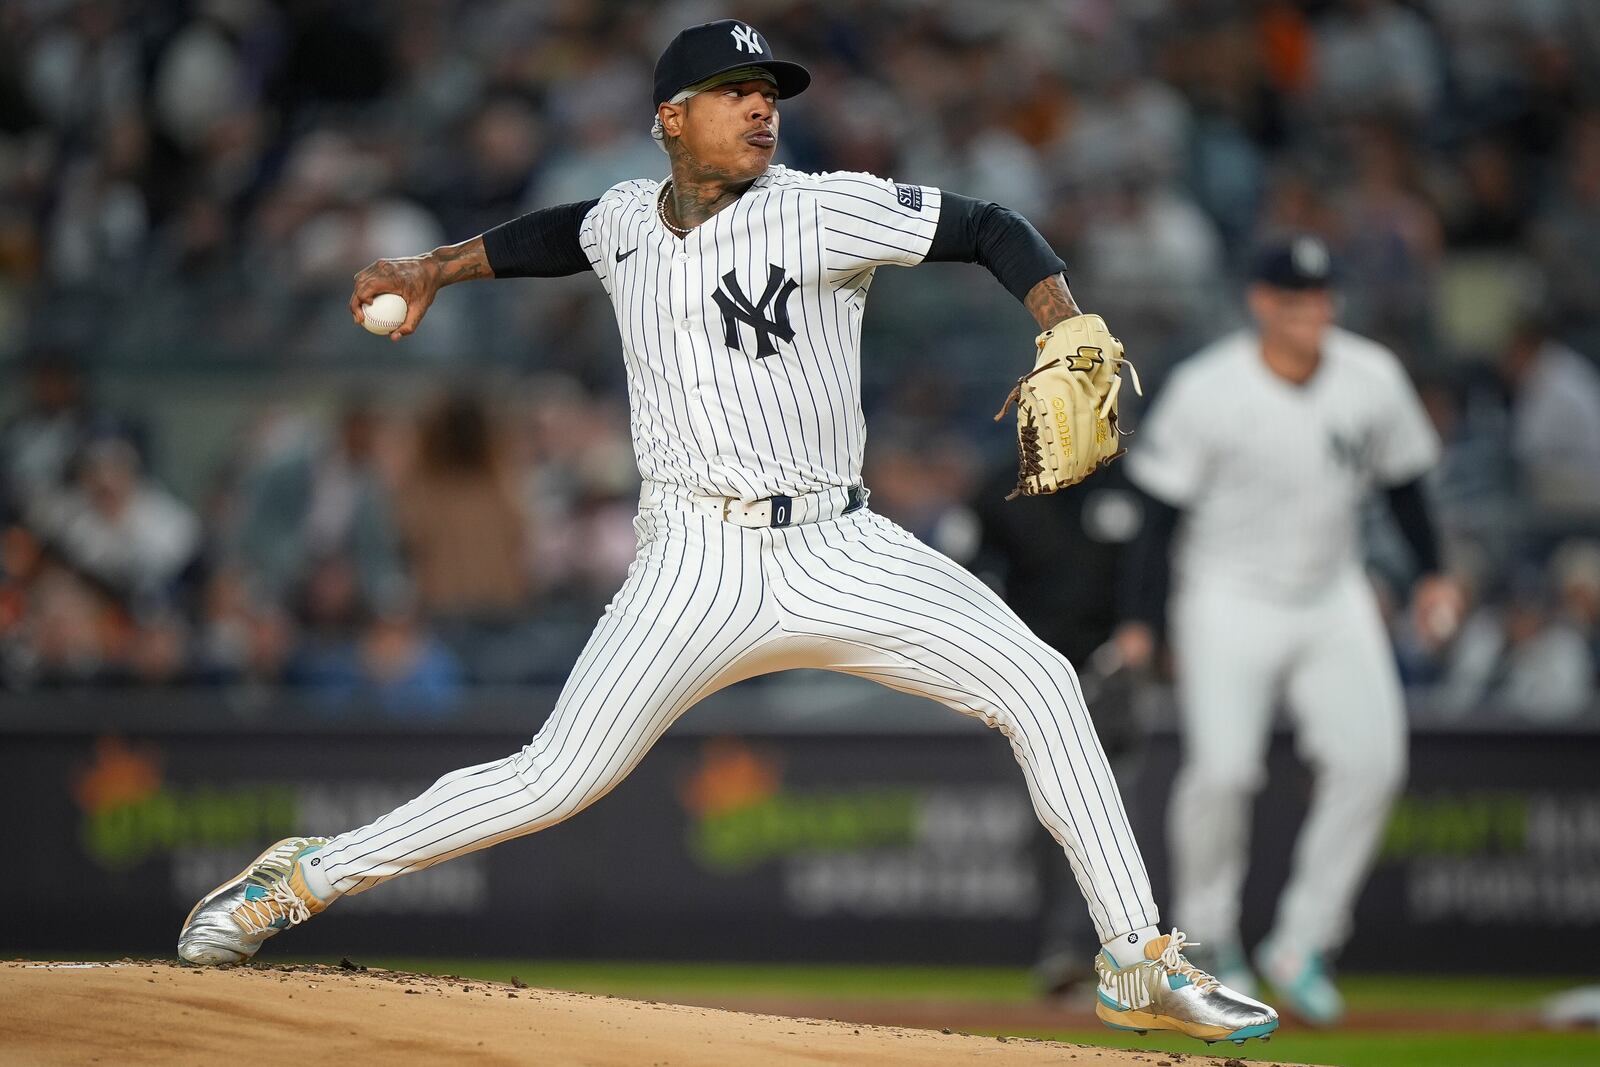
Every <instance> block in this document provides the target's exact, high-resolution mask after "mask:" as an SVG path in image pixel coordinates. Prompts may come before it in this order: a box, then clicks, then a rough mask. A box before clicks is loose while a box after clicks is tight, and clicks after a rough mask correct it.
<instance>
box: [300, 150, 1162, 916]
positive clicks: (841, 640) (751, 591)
mask: <svg viewBox="0 0 1600 1067" xmlns="http://www.w3.org/2000/svg"><path fill="white" fill-rule="evenodd" d="M657 190H658V185H657V183H656V182H645V181H640V182H628V183H625V184H623V185H619V186H617V187H615V188H613V189H612V190H610V191H609V192H607V193H606V195H605V196H604V197H602V198H601V199H600V201H599V202H598V204H596V206H595V207H594V208H592V209H591V210H590V211H589V213H588V215H587V216H586V218H585V220H584V224H583V228H582V242H583V245H584V248H585V250H586V252H587V254H588V255H589V257H590V262H591V264H592V265H593V267H594V269H595V272H596V273H597V274H598V275H599V276H600V279H601V281H602V282H603V283H604V284H605V286H606V289H607V291H608V292H609V293H610V295H611V298H612V301H613V303H614V305H615V307H616V313H617V322H618V326H619V329H620V331H621V335H622V341H623V348H624V352H625V357H626V359H627V365H628V380H629V396H630V402H631V411H632V421H633V432H634V443H635V448H636V451H637V454H638V458H639V465H640V469H641V471H642V472H643V474H644V476H645V479H646V481H645V486H644V490H643V494H642V499H641V502H640V504H641V506H640V515H639V518H638V520H637V522H636V529H637V532H638V536H639V556H638V559H637V560H636V561H635V563H634V565H633V566H632V567H631V568H630V570H629V574H628V578H627V581H626V582H625V584H624V585H623V588H622V590H621V592H619V593H618V594H617V597H616V599H615V600H613V601H612V603H611V604H610V605H609V606H608V607H607V609H606V612H605V616H604V618H602V620H601V621H600V624H599V626H598V627H597V628H596V630H595V632H594V634H593V636H592V637H591V638H590V640H589V643H588V645H587V647H586V648H585V650H584V652H583V654H582V656H581V657H580V658H579V660H578V663H577V666H576V667H575V668H574V670H573V672H572V675H571V677H570V678H569V679H568V681H567V684H566V686H565V688H564V689H563V691H562V694H561V697H560V699H559V701H558V703H557V706H556V709H555V711H554V713H553V714H552V715H551V717H550V719H549V721H548V722H547V724H546V725H545V727H544V728H543V729H542V730H541V731H540V732H539V734H538V736H537V737H535V738H534V740H533V742H532V744H530V745H528V746H527V747H526V748H525V749H523V750H522V751H521V752H519V753H517V754H516V755H513V756H511V757H508V758H506V759H504V760H499V761H496V762H494V763H489V764H485V765H483V766H480V767H473V768H468V769H466V770H462V771H457V772H455V773H453V774H450V775H447V776H446V777H444V778H442V779H440V781H439V782H438V783H436V784H435V785H434V786H433V787H432V788H431V789H429V790H428V791H427V792H426V793H424V794H423V795H422V796H421V797H419V798H417V799H416V800H414V801H412V802H411V803H409V804H407V805H405V806H404V807H402V808H400V809H398V810H396V811H394V812H392V813H390V814H389V815H386V816H384V817H383V818H381V819H379V820H378V821H377V822H374V823H373V824H371V825H369V826H365V827H362V828H361V829H358V830H355V831H352V832H350V833H347V834H344V835H342V836H340V837H337V838H335V839H334V840H333V841H332V842H331V843H330V844H329V845H328V846H327V847H326V848H325V849H324V850H323V852H322V854H321V856H320V857H319V858H318V859H317V860H313V862H314V863H318V865H319V866H320V867H321V870H322V873H323V874H324V875H325V876H326V877H327V878H328V880H329V881H330V883H331V884H332V885H333V887H334V888H336V889H338V890H340V891H342V892H358V891H361V890H364V889H368V888H370V887H372V886H373V885H376V884H378V883H379V882H381V881H383V880H384V879H386V878H392V877H394V876H396V875H398V874H402V873H405V872H407V871H414V870H420V869H422V868H424V867H427V866H429V865H430V864H433V863H437V862H439V861H441V860H445V859H448V858H450V857H452V856H456V855H460V854H462V853H464V852H469V851H472V850H474V849H479V848H483V847H486V846H488V845H492V844H494V843H496V842H498V841H503V840H506V839H508V838H512V837H517V836H520V835H523V834H528V833H531V832H533V831H535V830H539V829H542V828H544V827H547V826H550V825H553V824H554V823H557V822H560V821H561V820H562V819H565V818H567V817H568V816H570V815H573V814H575V813H577V812H578V811H580V810H582V809H583V808H584V807H586V806H587V805H589V804H591V803H593V802H594V801H595V800H598V799H599V798H600V797H602V796H604V795H605V794H606V792H608V791H609V790H610V789H612V788H613V787H614V786H615V785H616V784H617V783H618V782H619V781H621V780H622V778H623V777H624V776H625V775H626V774H627V773H628V772H629V771H630V770H631V769H632V768H633V767H634V765H635V764H636V763H637V762H638V761H639V759H640V758H641V757H642V756H643V755H644V753H645V752H646V750H648V749H649V747H650V746H651V745H652V744H653V743H654V742H655V740H656V739H657V738H658V737H660V736H661V734H662V732H663V731H665V730H666V728H667V727H668V726H670V725H671V724H672V722H673V720H675V719H676V718H677V717H678V716H679V715H681V714H683V712H685V711H687V710H688V709H689V707H690V706H692V705H693V704H694V703H695V702H696V701H697V700H699V699H701V698H702V697H705V696H706V695H708V694H710V693H713V692H715V691H716V690H718V689H721V688H723V687H724V686H727V685H729V684H731V683H733V682H735V681H738V680H740V679H742V678H747V677H750V676H752V675H755V674H759V673H764V672H767V671H772V670H781V669H787V668H794V667H817V668H825V669H829V670H837V671H843V672H847V673H851V674H856V675H859V676H861V677H865V678H871V679H873V680H874V681H878V682H881V683H883V684H884V685H887V686H890V687H892V688H895V689H899V690H903V691H906V692H910V693H917V694H920V695H924V696H928V697H931V698H932V699H934V700H938V701H940V702H942V703H944V704H946V705H948V706H950V707H952V708H955V709H956V710H958V711H961V712H963V713H965V714H969V715H973V716H976V717H978V718H980V719H982V720H983V721H984V722H986V723H988V724H989V725H991V726H994V727H997V728H998V729H1000V730H1001V731H1002V732H1003V733H1004V734H1006V736H1007V737H1008V738H1010V740H1011V744H1012V747H1013V749H1014V751H1015V753H1016V757H1017V761H1018V763H1020V764H1021V766H1022V768H1023V771H1024V774H1025V777H1026V778H1027V782H1028V788H1029V791H1030V793H1031V795H1032V798H1033V801H1034V806H1035V808H1036V810H1037V812H1038V814H1039V817H1040V819H1041V820H1042V821H1043V822H1044V824H1045V825H1046V826H1047V827H1048V828H1049V829H1050V831H1051V833H1052V834H1053V835H1054V836H1055V837H1056V839H1057V840H1058V841H1060V842H1061V844H1062V846H1063V848H1064V849H1065V851H1066V853H1067V856H1068V859H1069V861H1070V863H1071V865H1072V868H1073V871H1074V873H1075V874H1076V876H1077V878H1078V882H1079V885H1080V887H1081V888H1082V890H1083V892H1084V896H1085V898H1086V899H1087V900H1088V902H1089V906H1090V911H1091V914H1092V915H1093V917H1094V921H1095V924H1096V926H1097V928H1098V929H1099V932H1100V935H1101V938H1102V939H1103V940H1108V939H1110V938H1113V937H1117V936H1119V935H1121V934H1124V933H1126V932H1128V931H1132V930H1137V929H1139V928H1141V927H1145V926H1148V925H1152V924H1154V923H1155V922H1156V921H1157V912H1156V908H1155V906H1154V904H1153V902H1152V901H1151V898H1150V887H1149V881H1148V877H1147V875H1146V873H1145V870H1144V867H1143V864H1142V862H1141V860H1140V857H1139V853H1138V850H1137V848H1136V846H1135V844H1134V842H1133V837H1132V834H1131V831H1130V830H1129V827H1128V822H1127V819H1126V817H1125V815H1124V813H1123V810H1122V802H1121V799H1120V798H1119V796H1118V793H1117V789H1116V787H1115V784H1114V783H1113V780H1112V776H1111V772H1110V770H1109V768H1108V766H1107V764H1106V760H1105V756H1104V754H1103V753H1102V752H1101V749H1100V744H1099V741H1098V740H1097V739H1096V737H1095V734H1094V731H1093V728H1092V727H1091V725H1090V721H1089V717H1088V713H1087V711H1086V710H1085V708H1084V705H1083V699H1082V696H1081V694H1080V693H1079V691H1078V687H1077V679H1076V677H1075V676H1074V674H1073V671H1072V668H1071V667H1070V666H1069V665H1068V664H1067V662H1066V660H1065V659H1063V658H1062V657H1061V656H1060V655H1059V654H1057V653H1056V652H1055V651H1053V650H1052V649H1050V648H1049V647H1048V646H1047V645H1045V644H1044V643H1043V642H1042V641H1040V640H1039V639H1038V638H1036V637H1034V636H1033V634H1032V633H1031V632H1030V631H1029V630H1028V629H1027V628H1026V627H1025V626H1024V625H1023V624H1022V622H1021V621H1020V620H1018V619H1017V617H1016V616H1015V615H1014V614H1013V613H1012V612H1011V611H1010V609H1008V608H1007V607H1006V606H1005V605H1004V604H1003V603H1001V602H1000V600H999V599H998V598H997V597H996V596H995V595H994V594H993V593H992V592H991V591H990V590H989V589H988V588H987V587H986V586H984V585H983V584H982V583H981V582H978V581H977V580H976V579H974V578H973V577H972V576H971V575H969V574H968V573H967V572H965V571H964V570H962V569H961V568H960V567H958V566H956V565H955V564H954V563H952V562H950V561H949V560H947V559H946V558H945V557H943V556H941V555H939V554H938V553H937V552H934V551H933V550H932V549H930V548H928V547H926V546H925V545H923V544H921V543H920V542H919V541H917V540H916V539H915V538H913V537H912V536H911V535H910V534H908V533H906V532H905V531H904V530H902V529H900V528H899V527H897V526H895V525H894V524H893V523H891V522H889V521H888V520H887V519H885V518H883V517H882V516H879V515H876V514H873V513H872V512H871V511H870V510H868V509H866V508H864V507H858V508H857V509H855V510H853V511H850V510H847V509H848V508H849V507H850V503H851V501H852V500H854V499H858V497H853V496H852V494H851V490H850V487H852V486H854V485H855V484H856V483H857V481H858V479H859V475H860V470H861V461H862V452H863V440H864V432H863V430H864V427H863V420H862V416H861V409H860V374H859V340H860V321H861V313H862V309H863V306H864V304H865V298H866V294H867V290H868V288H869V287H870V285H871V281H872V273H873V270H874V268H875V267H876V266H878V265H881V264H890V263H897V264H905V265H914V264H916V263H918V262H920V261H921V259H922V257H923V255H924V254H925V253H926V251H927V249H928V246H929V243H930V242H931V240H932V238H933V233H934V229H935V226H936V224H937V221H938V214H939V207H940V197H939V192H938V190H936V189H930V188H925V187H907V186H897V185H895V184H894V183H892V182H888V181H884V180H881V179H878V178H873V177H870V176H867V175H860V174H832V175H811V174H801V173H797V172H794V171H790V170H786V169H783V168H781V167H775V168H773V169H772V170H771V171H769V172H768V174H767V175H766V176H764V177H762V178H758V179H757V180H756V182H755V185H754V187H753V188H751V189H750V190H749V191H747V192H746V193H745V194H744V195H743V196H741V197H740V199H739V201H738V202H737V203H736V204H734V205H733V206H732V207H730V208H728V209H727V210H726V211H723V212H721V213H719V214H718V215H716V216H715V217H713V218H712V219H711V220H710V221H709V222H708V223H706V224H704V225H702V226H700V227H698V228H696V229H695V230H694V231H692V232H691V234H690V235H689V237H688V238H687V239H685V240H682V241H680V240H679V239H678V238H677V237H675V236H674V235H672V234H671V233H669V232H668V231H667V230H666V229H665V227H663V226H662V225H661V224H660V222H659V220H658V218H657V215H656V209H655V197H656V194H657ZM619 260H620V262H619ZM791 282H792V283H793V284H790V283H791ZM719 294H720V299H719ZM763 296H765V297H766V299H763ZM785 301H787V304H785V303H784V302H785ZM729 308H731V309H733V310H732V311H729V310H727V309H729ZM741 308H743V309H746V310H747V311H748V312H749V318H751V319H756V320H758V321H757V323H756V324H755V325H752V324H751V322H750V321H749V320H748V319H741V318H740V317H739V315H738V314H737V312H738V311H739V310H740V309H741ZM791 330H792V334H791V333H789V331H791ZM769 348H770V351H767V350H768V349H769ZM764 353H765V354H764ZM773 496H781V497H792V498H794V501H793V508H794V520H793V522H794V524H793V525H790V526H787V527H779V528H773V527H767V528H747V527H744V526H740V525H735V524H734V523H731V522H726V521H724V520H723V518H722V517H721V515H720V514H718V513H716V511H715V509H708V508H706V507H705V506H704V503H703V502H704V501H705V500H706V499H707V498H721V497H732V498H736V499H738V500H742V501H753V500H759V499H763V498H767V497H773ZM697 498H698V499H697ZM808 520H814V521H808Z"/></svg>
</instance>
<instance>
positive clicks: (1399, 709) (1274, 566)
mask: <svg viewBox="0 0 1600 1067" xmlns="http://www.w3.org/2000/svg"><path fill="white" fill-rule="evenodd" d="M1438 449H1439V443H1438V440H1437V437H1436V435H1435V433H1434V430H1433V427H1432V425H1431V424H1430V423H1429V421H1428V418H1427V415H1426V414H1425V412H1424V411H1423V409H1422V404H1421V402H1420V400H1419V399H1418V398H1417V395H1416V392H1415V391H1414V390H1413V389H1412V387H1411V383H1410V382H1409V381H1408V380H1407V378H1406V375H1405V371H1404V370H1403V369H1402V367H1401V366H1400V362H1399V360H1398V359H1396V358H1395V356H1394V354H1393V353H1391V352H1390V351H1388V350H1387V349H1385V348H1383V347H1382V346H1381V345H1378V344H1376V343H1374V342H1372V341H1368V340H1366V339H1365V338H1362V337H1359V336H1357V335H1355V334H1352V333H1349V332H1347V331H1344V330H1340V329H1337V328H1332V329H1329V330H1328V331H1327V332H1326V333H1325V334H1324V335H1323V339H1322V346H1321V356H1320V361H1319V362H1318V364H1317V366H1316V370H1315V373H1314V374H1313V375H1312V376H1311V378H1310V379H1309V380H1308V381H1306V382H1304V383H1303V384H1293V383H1291V382H1289V381H1287V380H1285V379H1284V378H1283V377H1280V376H1279V375H1278V374H1276V373H1274V372H1273V371H1272V370H1271V369H1269V368H1268V366H1267V364H1266V362H1265V361H1264V360H1263V358H1262V354H1261V342H1260V340H1259V338H1258V336H1257V335H1256V334H1255V332H1254V331H1243V332H1240V333H1236V334H1233V335H1230V336H1228V337H1225V338H1223V339H1221V340H1219V341H1217V342H1215V343H1214V344H1212V345H1211V346H1209V347H1208V348H1206V349H1204V350H1202V351H1201V352H1200V353H1198V354H1196V355H1195V356H1193V357H1191V358H1190V359H1189V360H1186V361H1185V362H1184V363H1182V364H1180V365H1179V367H1178V368H1177V370H1176V371H1174V373H1173V376H1172V380H1171V381H1170V383H1169V384H1168V385H1167V387H1166V388H1165V389H1163V391H1162V393H1161V395H1160V396H1158V397H1157V398H1156V400H1155V402H1154V404H1153V405H1152V407H1151V409H1150V411H1149V413H1148V414H1147V416H1146V418H1145V419H1144V421H1143V423H1142V424H1141V426H1140V432H1139V435H1138V438H1137V440H1136V442H1135V444H1134V447H1133V449H1132V454H1131V455H1130V456H1129V465H1128V475H1129V477H1130V478H1131V479H1132V480H1133V481H1134V483H1135V484H1137V485H1138V486H1140V487H1141V488H1143V489H1144V490H1145V491H1146V492H1148V493H1150V494H1151V495H1152V496H1154V497H1156V498H1157V499H1158V500H1161V501H1163V502H1165V503H1167V504H1170V505H1173V506H1175V507H1177V508H1179V509H1181V511H1182V515H1183V521H1182V525H1181V526H1180V527H1179V529H1178V536H1177V540H1176V542H1175V543H1174V547H1173V553H1172V556H1173V569H1174V586H1173V591H1172V600H1171V608H1170V619H1171V635H1172V645H1173V648H1174V651H1175V653H1176V665H1177V686H1178V703H1179V709H1180V713H1181V716H1182V720H1183V726H1184V731H1183V734H1184V763H1183V767H1182V769H1181V771H1180V772H1179V775H1178V778H1177V781H1176V782H1175V784H1174V788H1173V795H1172V805H1171V809H1170V815H1169V830H1170V833H1169V835H1168V836H1169V840H1170V842H1171V845H1172V855H1173V878H1174V892H1175V898H1176V901H1177V904H1176V906H1177V908H1178V910H1179V913H1180V917H1181V918H1182V921H1183V922H1185V923H1193V924H1195V925H1196V926H1197V927H1201V928H1204V929H1206V930H1208V931H1213V933H1212V934H1211V935H1210V936H1212V937H1213V938H1217V939H1220V941H1219V943H1221V944H1229V943H1230V939H1231V942H1232V943H1235V944H1236V943H1237V938H1238V937H1239V908H1240V894H1241V891H1242V889H1243V885H1244V877H1245V870H1246V858H1247V845H1248V840H1249V821H1250V797H1251V795H1252V794H1253V793H1254V791H1255V790H1256V789H1258V788H1259V787H1260V785H1261V783H1262V780H1263V777H1264V775H1265V760H1266V749H1267V742H1268V739H1269V736H1270V726H1271V719H1272V713H1273V710H1274V708H1275V706H1276V704H1277V702H1278V700H1279V699H1280V697H1284V698H1287V705H1288V709H1289V711H1290V713H1291V715H1292V716H1293V718H1294V722H1295V724H1296V727H1297V730H1298V739H1299V748H1300V750H1301V752H1302V754H1303V755H1304V756H1306V757H1307V758H1308V759H1309V760H1310V761H1311V762H1312V763H1313V764H1314V765H1315V767H1316V769H1317V771H1318V780H1317V787H1316V793H1315V796H1314V798H1313V803H1312V807H1311V811H1310V813H1309V815H1308V817H1307V820H1306V824H1305V826H1304V828H1303V830H1302V832H1301V835H1300V839H1299V842H1298V844H1297V846H1296V850H1295V858H1294V868H1293V873H1292V875H1291V878H1290V882H1289V885H1288V887H1287V888H1286V890H1285V892H1284V895H1283V898H1282V901H1281V905H1280V908H1279V912H1278V918H1277V922H1276V924H1275V927H1274V929H1275V934H1274V938H1273V941H1274V943H1276V944H1281V943H1282V942H1284V941H1285V940H1286V939H1289V938H1292V939H1293V941H1294V946H1293V947H1295V948H1296V949H1298V950H1300V951H1302V952H1306V953H1316V954H1320V953H1325V952H1328V951H1330V950H1332V949H1334V948H1336V947H1337V946H1338V945H1340V944H1341V943H1342V942H1343V940H1344V938H1345V937H1346V936H1347V934H1348V930H1349V925H1350V914H1351V909H1352V908H1353V906H1354V903H1355V898H1356V895H1357V892H1358V891H1359V889H1360V886H1361V882H1362V879H1363V878H1364V877H1365V874H1366V871H1367V868H1368V865H1369V863H1370V861H1371V859H1372V856H1373V853H1374V851H1375V849H1376V847H1377V844H1378V839H1379V835H1380V833H1381V831H1382V828H1383V825H1384V820H1385V817H1386V816H1387V813H1388V811H1389V806H1390V804H1391V802H1392V800H1393V798H1394V795H1395V793H1396V791H1397V790H1398V789H1399V787H1400V783H1401V781H1402V779H1403V777H1404V773H1405V745H1406V733H1405V710H1404V707H1403V704H1402V694H1401V688H1400V680H1399V676H1398V674H1397V671H1396V668H1395V664H1394V656H1393V653H1392V652H1391V650H1390V648H1389V644H1388V638H1387V635H1386V632H1385V629H1384V625H1383V621H1382V619H1381V618H1380V616H1379V613H1378V607H1377V602H1376V598H1375V596H1374V595H1373V592H1372V589H1371V586H1370V585H1369V583H1368V581H1367V577H1366V574H1365V572H1364V570H1363V561H1362V554H1361V544H1360V537H1359V528H1358V517H1359V509H1360V506H1361V503H1362V501H1363V500H1364V499H1365V497H1366V496H1367V495H1368V494H1369V493H1370V492H1371V491H1372V490H1373V489H1375V488H1382V487H1385V486H1394V485H1400V484H1404V483H1408V482H1411V481H1413V480H1414V479H1416V478H1418V477H1420V476H1421V475H1422V474H1423V473H1424V472H1426V471H1427V470H1428V469H1429V468H1430V467H1431V466H1432V465H1433V464H1434V462H1435V461H1436V459H1437V457H1438ZM1232 984H1235V985H1238V984H1242V983H1241V982H1240V981H1239V980H1238V979H1234V980H1233V982H1232Z"/></svg>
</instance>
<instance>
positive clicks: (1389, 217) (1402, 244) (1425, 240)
mask: <svg viewBox="0 0 1600 1067" xmlns="http://www.w3.org/2000/svg"><path fill="white" fill-rule="evenodd" d="M1352 137H1353V144H1352V145H1351V147H1352V149H1353V156H1354V162H1355V175H1354V181H1353V183H1352V184H1351V186H1350V188H1349V190H1348V192H1347V193H1346V195H1345V196H1344V197H1343V198H1342V201H1341V203H1340V205H1339V228H1340V235H1339V237H1338V239H1337V244H1338V245H1339V247H1340V253H1341V259H1342V262H1343V264H1344V267H1343V273H1344V281H1343V283H1342V291H1343V292H1344V293H1345V294H1346V299H1347V305H1346V308H1345V310H1344V312H1343V314H1342V315H1341V321H1343V322H1345V323H1346V324H1347V325H1348V326H1349V327H1350V328H1351V329H1353V330H1356V331H1358V332H1361V333H1369V334H1372V335H1374V336H1375V337H1377V338H1378V339H1379V340H1382V341H1384V342H1386V343H1388V344H1390V345H1391V346H1392V347H1394V348H1395V349H1396V350H1397V351H1398V352H1399V353H1400V354H1401V357H1402V358H1406V357H1407V356H1408V354H1411V353H1415V352H1418V351H1419V350H1424V351H1425V350H1427V344H1428V341H1429V340H1430V338H1429V335H1428V330H1429V328H1430V326H1431V324H1432V322H1431V314H1430V313H1431V310H1432V306H1431V304H1430V303H1429V293H1430V291H1431V289H1432V286H1433V283H1434V278H1435V273H1436V271H1437V268H1438V265H1439V259H1440V256H1441V254H1442V252H1443V249H1444V235H1443V230H1442V227H1441V225H1440V222H1439V217H1438V215H1437V213H1436V212H1435V211H1434V209H1433V207H1432V205H1431V204H1429V203H1428V201H1427V200H1426V199H1425V198H1424V197H1423V196H1422V194H1421V191H1420V188H1419V186H1420V182H1421V179H1420V177H1419V175H1418V173H1417V159H1416V156H1415V154H1414V152H1413V150H1412V148H1411V145H1410V143H1409V142H1408V140H1407V139H1406V138H1404V137H1403V136H1401V134H1400V133H1399V132H1398V131H1397V130H1395V129H1394V128H1392V127H1388V126H1382V125H1371V126H1358V127H1354V128H1353V130H1352Z"/></svg>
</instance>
